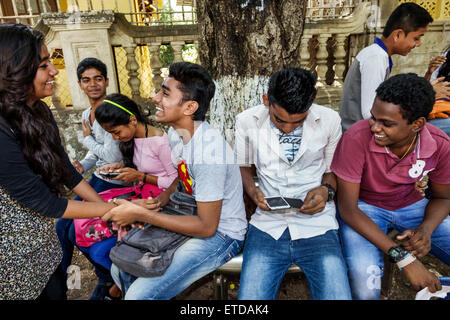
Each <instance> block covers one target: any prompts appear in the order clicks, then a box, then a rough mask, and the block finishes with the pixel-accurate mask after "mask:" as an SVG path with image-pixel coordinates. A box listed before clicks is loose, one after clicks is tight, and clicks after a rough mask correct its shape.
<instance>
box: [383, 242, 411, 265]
mask: <svg viewBox="0 0 450 320" xmlns="http://www.w3.org/2000/svg"><path fill="white" fill-rule="evenodd" d="M407 254H408V251H406V250H405V249H403V248H402V247H400V246H396V247H392V248H390V249H389V251H388V252H387V255H388V257H389V260H390V261H391V262H392V263H397V262H399V261H400V260H402V259H403V258H404V257H405V256H406V255H407Z"/></svg>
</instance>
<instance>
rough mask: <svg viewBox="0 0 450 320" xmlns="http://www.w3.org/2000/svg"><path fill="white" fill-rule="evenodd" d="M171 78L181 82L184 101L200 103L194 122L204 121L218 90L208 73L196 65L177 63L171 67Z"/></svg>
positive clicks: (180, 87)
mask: <svg viewBox="0 0 450 320" xmlns="http://www.w3.org/2000/svg"><path fill="white" fill-rule="evenodd" d="M169 77H172V78H174V79H175V80H177V81H178V82H180V86H179V87H178V89H180V90H181V92H182V93H183V100H184V101H189V100H192V101H196V102H197V103H198V109H197V111H196V112H195V113H194V120H200V121H204V120H205V118H206V112H208V109H209V104H210V102H211V99H212V98H213V97H214V93H215V90H216V85H215V84H214V81H213V79H212V78H211V76H210V75H209V73H208V71H206V70H205V68H203V67H202V66H200V65H198V64H195V63H190V62H175V63H172V64H171V65H170V67H169Z"/></svg>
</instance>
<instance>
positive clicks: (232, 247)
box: [111, 232, 243, 300]
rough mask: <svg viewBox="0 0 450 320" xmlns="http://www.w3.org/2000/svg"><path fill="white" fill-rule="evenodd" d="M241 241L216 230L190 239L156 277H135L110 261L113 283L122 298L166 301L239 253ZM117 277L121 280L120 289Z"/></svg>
mask: <svg viewBox="0 0 450 320" xmlns="http://www.w3.org/2000/svg"><path fill="white" fill-rule="evenodd" d="M242 244H243V241H239V240H236V239H232V238H230V237H229V236H227V235H225V234H223V233H221V232H216V234H215V235H214V236H212V237H210V238H192V239H189V240H188V241H186V242H185V243H184V244H183V245H182V246H181V247H179V248H178V249H177V251H175V254H174V256H173V260H172V263H171V264H170V266H169V267H168V268H167V270H166V272H165V273H164V274H163V275H162V276H159V277H151V278H143V277H140V278H136V277H135V276H132V275H130V274H129V273H126V272H124V271H123V270H120V271H119V268H118V267H117V266H116V265H115V264H113V265H112V267H111V274H112V277H113V279H114V282H115V283H116V284H117V285H118V286H119V288H121V290H122V292H125V293H126V294H125V300H169V299H171V298H173V297H175V296H176V295H178V294H179V293H181V292H182V291H183V290H184V289H186V288H187V287H189V286H190V285H191V284H192V283H193V282H195V281H196V280H198V279H200V278H201V277H203V276H205V275H207V274H208V273H210V272H212V271H214V270H216V269H217V268H218V267H220V266H221V265H223V264H224V263H226V262H227V261H229V260H230V259H231V258H233V257H234V256H235V255H236V254H237V253H239V252H240V250H241V247H242ZM119 272H120V277H121V278H122V280H123V285H124V287H125V288H124V289H125V290H123V288H122V285H121V281H120V278H119Z"/></svg>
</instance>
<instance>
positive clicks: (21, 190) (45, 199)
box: [0, 115, 83, 218]
mask: <svg viewBox="0 0 450 320" xmlns="http://www.w3.org/2000/svg"><path fill="white" fill-rule="evenodd" d="M51 119H52V122H51V123H49V125H53V126H55V127H57V125H56V122H55V120H54V118H53V115H52V118H51ZM58 144H59V145H60V146H61V148H62V149H63V151H64V148H63V146H62V145H61V139H60V137H59V136H58ZM0 150H1V151H0V185H1V186H2V187H4V188H5V189H6V190H7V191H8V193H9V194H10V196H11V197H13V198H14V199H16V200H17V201H18V202H19V203H21V204H22V205H24V206H26V207H27V208H30V209H32V210H34V211H36V212H38V213H39V214H41V215H43V216H46V217H51V218H59V217H61V216H62V215H63V214H64V211H65V210H66V208H67V204H68V199H65V198H59V197H58V196H57V195H56V194H54V193H52V192H51V191H50V189H49V188H48V187H47V185H46V184H45V183H44V181H43V180H42V179H41V178H40V177H39V175H37V174H36V173H35V172H34V171H33V170H32V169H31V168H30V166H29V165H28V162H27V160H26V159H25V156H24V154H23V152H22V148H21V146H20V143H19V141H18V140H16V139H14V138H13V137H11V136H10V135H8V134H6V132H4V131H3V130H0ZM64 161H65V163H66V165H67V167H68V168H69V171H70V172H71V174H72V182H71V184H70V185H68V186H67V187H68V188H69V189H73V188H74V187H75V186H76V185H77V184H78V183H80V181H81V179H83V177H82V176H81V175H80V174H79V173H78V172H77V171H76V170H75V168H74V167H73V165H72V163H71V162H70V160H69V157H68V156H67V154H66V152H65V151H64Z"/></svg>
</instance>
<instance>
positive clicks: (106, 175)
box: [100, 171, 120, 179]
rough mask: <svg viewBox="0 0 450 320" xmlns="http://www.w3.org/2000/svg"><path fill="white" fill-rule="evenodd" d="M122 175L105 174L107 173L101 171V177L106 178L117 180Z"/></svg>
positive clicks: (114, 173)
mask: <svg viewBox="0 0 450 320" xmlns="http://www.w3.org/2000/svg"><path fill="white" fill-rule="evenodd" d="M119 174H120V172H105V171H100V175H101V176H102V177H104V178H108V179H111V178H115V177H117V176H118V175H119Z"/></svg>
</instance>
